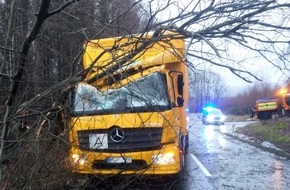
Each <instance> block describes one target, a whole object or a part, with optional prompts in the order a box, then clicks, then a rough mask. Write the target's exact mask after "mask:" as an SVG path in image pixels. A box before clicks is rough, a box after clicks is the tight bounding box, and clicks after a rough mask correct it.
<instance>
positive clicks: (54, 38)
mask: <svg viewBox="0 0 290 190" xmlns="http://www.w3.org/2000/svg"><path fill="white" fill-rule="evenodd" d="M289 9H290V4H289V3H288V2H287V1H275V0H243V1H234V0H224V1H215V0H208V1H201V0H199V1H193V0H192V1H181V0H180V1H176V0H164V1H158V0H152V1H147V0H86V1H83V0H0V14H1V17H0V102H1V103H0V128H1V130H0V131H1V139H0V158H1V162H0V181H1V182H0V189H61V188H65V187H66V186H67V184H68V183H69V182H70V180H71V179H72V176H73V173H71V171H70V170H69V169H68V165H67V150H68V148H69V143H68V127H67V126H68V120H69V117H70V106H69V102H68V99H67V97H68V94H69V92H70V90H71V89H72V88H74V86H75V85H76V84H77V83H78V82H80V81H82V79H83V78H84V76H85V74H86V73H87V72H89V70H85V69H83V68H82V54H83V46H84V44H85V43H86V41H89V40H91V39H100V38H106V37H116V36H125V35H128V36H129V35H132V34H136V33H146V32H148V31H156V35H157V36H158V37H160V36H161V37H162V33H161V32H159V31H162V30H169V31H173V32H177V33H179V34H181V35H183V37H184V39H186V42H187V49H186V63H187V67H188V70H189V72H190V81H189V83H190V87H189V91H190V92H189V93H190V102H191V104H192V105H193V106H192V111H193V112H198V111H199V110H200V108H201V107H202V105H203V104H204V103H205V102H207V101H215V102H217V103H218V104H219V105H221V106H224V109H225V110H227V112H228V113H232V114H246V113H247V110H248V108H249V105H248V104H252V103H253V102H252V101H253V100H255V99H256V98H258V97H260V96H270V95H272V94H273V91H274V90H273V89H269V90H267V88H272V87H271V86H270V85H265V86H264V87H262V88H260V87H257V86H256V88H255V87H253V89H249V91H248V92H245V93H241V94H238V95H237V96H236V97H231V98H227V99H226V100H224V98H225V97H224V95H225V94H224V92H225V90H226V86H225V85H224V84H223V81H222V79H221V76H220V74H219V73H218V71H215V72H212V71H211V69H210V68H211V67H212V66H217V67H221V68H224V69H227V70H229V71H230V72H231V73H232V74H233V75H235V76H236V77H239V78H241V79H243V80H245V81H247V82H249V83H252V82H255V81H261V79H260V78H259V77H258V76H256V75H255V74H254V73H252V72H251V70H248V69H247V68H248V67H247V64H248V63H249V62H251V58H253V57H259V58H262V59H264V61H265V64H270V65H273V66H275V67H276V68H279V69H280V70H281V71H282V72H283V73H285V75H286V76H288V78H289V73H290V72H289V69H290V67H289V52H290V48H289V42H290V32H289V31H290V23H289V21H290V15H289ZM274 15H275V16H274ZM274 17H275V18H274ZM152 40H153V39H152ZM233 46H235V47H238V48H240V50H241V51H243V50H246V51H247V52H248V53H247V54H246V55H244V56H243V57H238V56H235V54H232V52H231V48H232V47H233ZM144 48H146V46H144ZM112 51H113V50H112ZM286 83H287V82H286V81H285V84H286ZM247 96H250V97H248V98H247ZM244 98H247V100H246V101H247V103H246V104H245V101H243V99H244ZM225 101H226V102H227V104H226V105H225V104H222V102H225ZM242 105H243V106H242Z"/></svg>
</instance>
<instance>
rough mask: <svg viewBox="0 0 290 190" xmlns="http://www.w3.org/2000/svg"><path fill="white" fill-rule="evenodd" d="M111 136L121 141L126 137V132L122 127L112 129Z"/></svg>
mask: <svg viewBox="0 0 290 190" xmlns="http://www.w3.org/2000/svg"><path fill="white" fill-rule="evenodd" d="M110 137H111V139H112V141H114V142H117V143H118V142H121V141H122V140H123V139H124V137H125V133H124V131H123V130H122V129H121V128H118V127H117V128H114V129H112V131H111V132H110Z"/></svg>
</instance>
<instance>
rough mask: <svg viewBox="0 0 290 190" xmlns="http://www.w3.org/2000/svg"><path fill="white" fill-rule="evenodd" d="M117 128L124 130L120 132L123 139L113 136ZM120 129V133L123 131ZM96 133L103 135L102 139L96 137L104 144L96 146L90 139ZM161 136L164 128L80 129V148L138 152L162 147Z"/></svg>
mask: <svg viewBox="0 0 290 190" xmlns="http://www.w3.org/2000/svg"><path fill="white" fill-rule="evenodd" d="M116 128H118V129H119V130H120V131H121V132H122V134H119V135H120V136H122V138H121V139H114V138H112V136H113V133H114V130H116ZM120 131H119V132H118V133H121V132H120ZM112 132H113V133H112ZM94 135H95V136H96V137H100V136H101V137H102V138H100V139H94V141H96V143H103V144H102V146H100V147H94V146H92V145H91V144H92V140H90V138H92V136H94ZM161 136H162V128H120V127H117V126H113V127H111V128H110V129H106V130H102V129H101V130H82V131H78V139H79V146H80V149H82V150H92V151H97V152H136V151H144V150H158V149H161ZM119 140H120V141H119ZM97 141H98V142H97ZM100 141H102V142H100Z"/></svg>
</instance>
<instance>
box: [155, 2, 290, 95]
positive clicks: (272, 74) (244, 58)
mask: <svg viewBox="0 0 290 190" xmlns="http://www.w3.org/2000/svg"><path fill="white" fill-rule="evenodd" d="M154 2H155V3H156V4H155V6H156V9H158V8H160V6H162V2H163V4H164V2H165V3H167V1H154ZM171 2H174V3H173V4H172V5H171V6H170V8H167V9H166V10H165V11H163V12H162V13H160V14H158V15H157V17H158V18H159V20H166V19H168V18H173V17H175V16H177V15H178V12H179V11H180V10H182V9H183V7H187V8H188V9H187V10H191V8H192V7H193V6H194V5H195V2H196V1H192V2H193V3H192V4H191V5H190V6H187V5H188V3H190V2H191V1H188V0H176V1H174V0H173V1H171ZM180 7H181V8H180ZM153 10H154V8H153ZM267 16H269V15H267ZM269 18H270V17H269ZM270 19H272V17H271V18H270ZM209 22H210V21H209ZM193 31H194V29H193ZM212 42H213V43H214V44H215V45H216V44H218V45H220V46H219V48H220V49H223V48H225V49H226V50H227V54H228V55H226V56H225V57H227V58H233V59H235V60H236V61H237V62H239V63H240V64H239V65H238V68H239V69H244V70H247V71H249V72H251V73H252V74H254V75H255V76H257V77H258V78H260V79H261V80H263V81H262V82H266V83H271V84H272V85H273V86H279V85H280V86H281V85H283V84H284V82H285V80H286V76H285V75H284V74H283V73H282V72H280V71H279V69H278V68H276V67H274V66H273V65H271V64H270V63H267V62H266V61H265V60H264V59H262V58H261V56H260V55H259V54H253V53H251V52H248V50H245V49H242V47H238V46H236V44H225V42H224V41H223V40H220V41H218V39H217V41H212ZM249 44H250V45H253V46H256V45H257V44H251V42H249ZM222 46H224V47H222ZM194 48H196V45H195V47H194ZM202 48H204V47H202ZM203 51H207V50H206V48H204V49H203ZM209 51H212V49H209ZM269 58H270V59H271V61H273V62H277V60H275V59H277V58H276V57H274V56H273V57H269ZM227 61H228V60H220V63H222V64H228V65H230V64H234V63H227ZM193 62H194V63H195V62H196V61H193ZM206 64H208V65H206ZM197 65H198V66H196V65H195V67H196V68H198V69H203V68H202V67H205V68H210V70H211V71H212V72H218V73H220V74H221V76H222V77H223V79H224V81H225V83H226V85H227V86H228V89H229V90H228V94H229V95H235V94H237V93H238V92H241V91H242V90H244V89H246V88H248V87H249V86H250V85H251V83H247V82H245V81H244V80H242V79H241V78H239V77H237V76H236V75H234V74H232V73H231V72H230V71H229V70H227V69H223V68H216V67H211V66H209V65H210V64H209V63H203V64H197ZM236 67H237V66H236ZM286 74H288V75H289V73H286ZM243 77H245V78H247V79H248V80H250V81H252V82H253V83H259V81H257V80H256V79H254V78H253V77H250V76H247V75H244V76H243Z"/></svg>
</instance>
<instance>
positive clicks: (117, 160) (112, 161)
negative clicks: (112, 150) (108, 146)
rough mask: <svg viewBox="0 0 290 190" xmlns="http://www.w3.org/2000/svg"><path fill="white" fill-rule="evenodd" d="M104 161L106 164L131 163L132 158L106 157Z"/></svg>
mask: <svg viewBox="0 0 290 190" xmlns="http://www.w3.org/2000/svg"><path fill="white" fill-rule="evenodd" d="M105 162H106V163H108V164H122V163H127V164H130V163H132V158H131V157H107V158H106V160H105Z"/></svg>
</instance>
